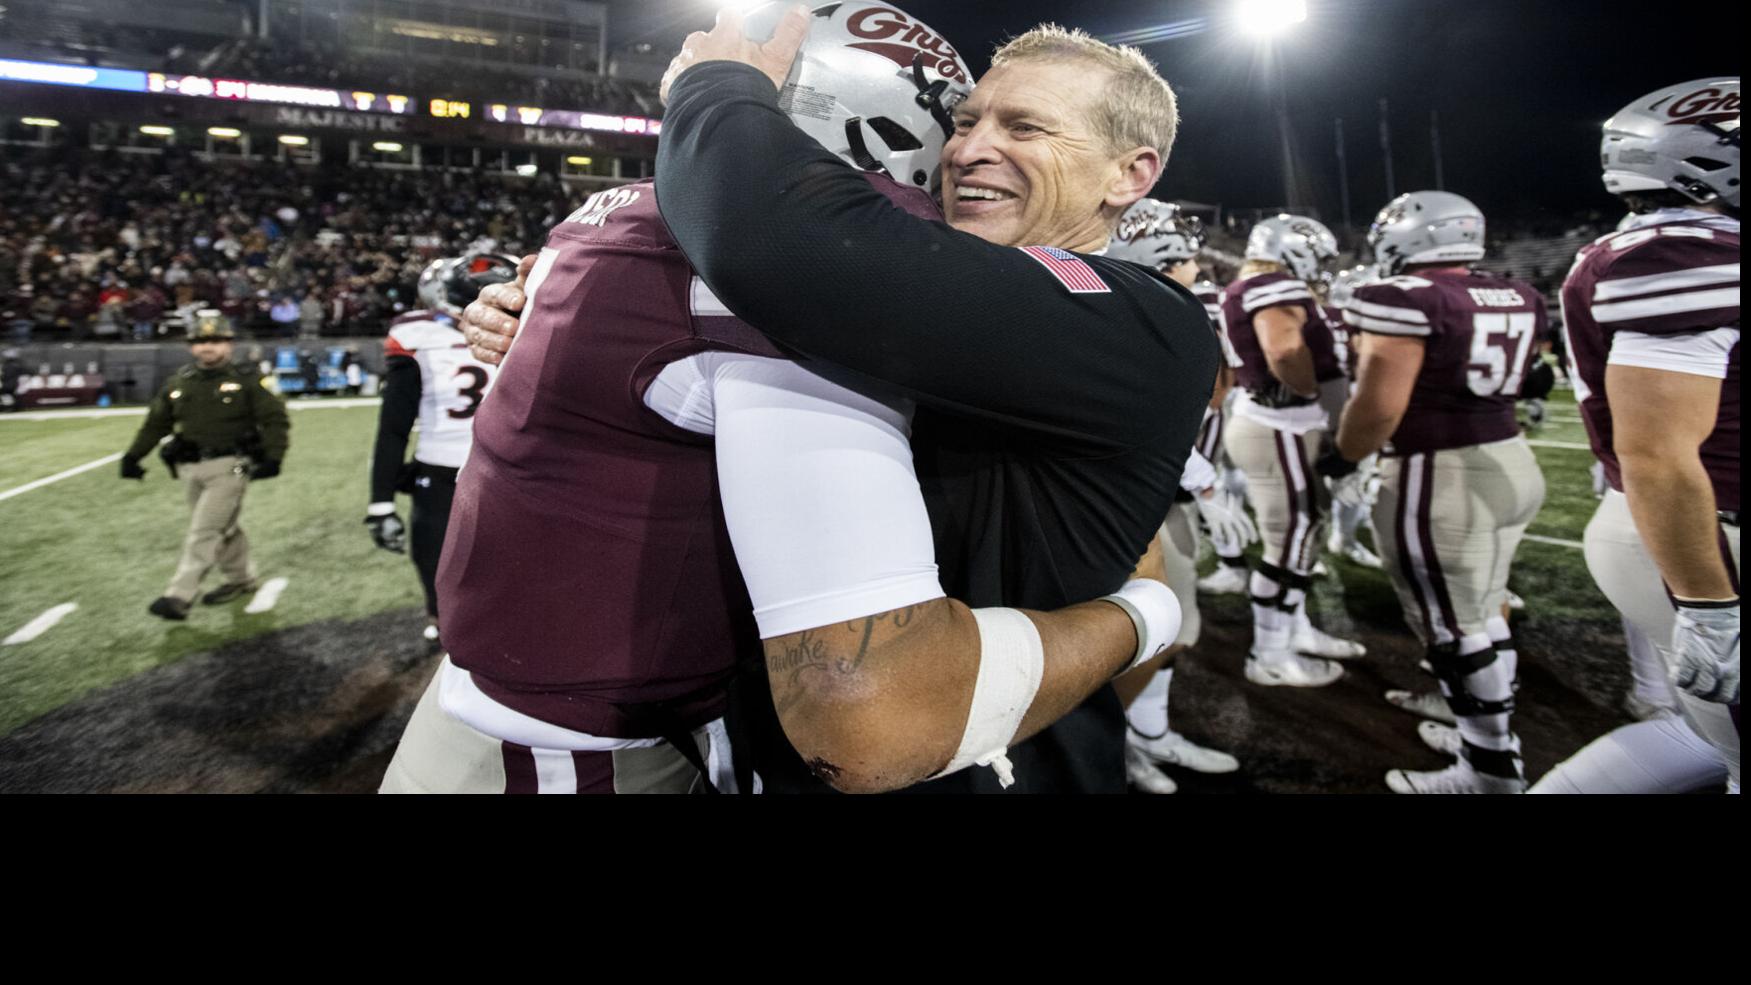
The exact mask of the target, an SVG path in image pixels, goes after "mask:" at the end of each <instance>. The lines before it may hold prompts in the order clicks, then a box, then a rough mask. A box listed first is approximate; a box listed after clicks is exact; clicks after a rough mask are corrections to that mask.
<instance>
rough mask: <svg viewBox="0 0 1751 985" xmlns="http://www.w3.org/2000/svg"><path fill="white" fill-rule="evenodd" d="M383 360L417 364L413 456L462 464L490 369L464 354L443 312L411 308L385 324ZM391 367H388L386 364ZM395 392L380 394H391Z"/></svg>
mask: <svg viewBox="0 0 1751 985" xmlns="http://www.w3.org/2000/svg"><path fill="white" fill-rule="evenodd" d="M383 355H384V356H385V358H386V359H387V360H390V361H393V360H395V359H397V358H405V359H411V360H413V361H414V362H415V363H416V364H417V365H418V366H419V375H420V386H419V418H418V420H419V435H420V441H419V447H418V448H416V449H415V450H414V453H413V457H414V458H415V459H416V460H418V461H421V462H424V463H426V464H427V465H441V466H444V467H445V468H452V469H454V468H461V467H462V463H463V462H464V461H466V460H467V458H468V448H469V445H470V444H471V443H472V442H473V440H474V412H475V411H476V410H478V409H479V408H480V401H481V399H482V398H484V397H485V396H486V392H487V390H489V389H491V387H492V378H493V371H494V368H493V367H492V366H489V365H487V364H486V363H483V362H479V361H477V360H475V358H474V357H473V356H470V355H469V354H468V343H467V342H466V341H465V340H464V339H463V337H462V332H461V330H460V329H458V328H456V326H455V324H454V323H453V322H452V321H451V320H450V319H449V318H448V317H447V316H444V315H438V314H435V313H433V312H429V311H425V312H415V313H413V314H411V315H405V316H403V317H402V318H401V319H400V320H398V321H397V323H396V324H395V325H394V326H393V327H391V328H390V329H389V337H388V338H387V339H385V340H384V342H383ZM390 368H391V370H393V369H394V367H393V366H391V367H390ZM393 396H396V394H385V395H384V399H386V400H387V399H390V398H391V397H393Z"/></svg>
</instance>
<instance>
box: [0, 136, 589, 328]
mask: <svg viewBox="0 0 1751 985" xmlns="http://www.w3.org/2000/svg"><path fill="white" fill-rule="evenodd" d="M582 195H583V193H582V192H581V191H579V192H573V191H571V190H570V189H568V188H567V187H566V186H565V185H564V184H563V183H561V182H560V181H558V180H557V179H555V178H554V177H553V176H552V175H542V176H539V177H535V178H498V177H492V176H484V175H478V174H475V173H472V172H462V171H451V172H439V171H387V170H377V169H370V168H349V167H327V168H315V169H311V168H300V167H296V166H293V165H289V164H283V163H277V162H229V161H216V160H203V159H202V158H201V157H200V156H199V155H195V154H191V153H188V152H185V151H180V150H177V149H174V148H173V149H170V150H167V151H166V152H165V153H164V154H163V155H162V156H156V155H155V156H139V155H121V154H117V153H114V152H89V151H85V152H78V151H73V152H69V151H65V150H63V151H60V152H58V153H56V154H55V155H54V156H53V157H50V156H47V155H42V154H39V155H32V156H25V157H23V158H18V157H13V158H11V159H6V160H4V162H3V163H0V327H3V328H4V330H5V331H6V332H7V333H8V336H9V337H10V338H11V339H13V340H16V341H25V340H26V339H34V340H35V341H39V342H40V341H61V340H74V339H81V340H82V339H93V340H100V341H123V340H126V339H130V338H139V339H152V338H165V337H172V338H178V337H180V333H181V330H182V327H183V325H184V324H185V322H184V319H186V317H187V316H188V315H189V314H190V313H192V312H193V311H194V310H196V309H198V308H202V307H218V308H220V309H221V310H223V311H225V313H226V314H227V315H229V316H230V317H231V318H232V319H233V321H234V323H235V325H236V326H237V328H238V330H239V331H241V332H242V333H244V334H245V335H252V336H257V337H291V336H297V335H305V336H308V335H314V334H324V335H362V334H373V333H376V332H379V331H381V330H382V328H383V325H384V323H385V322H386V321H387V320H388V319H389V318H392V317H394V315H395V314H397V313H399V312H401V311H404V310H407V309H409V308H410V307H412V306H413V297H414V290H413V288H414V284H415V282H416V280H417V278H418V275H419V272H420V269H421V268H422V267H423V266H424V264H425V263H426V262H427V261H429V260H430V259H431V258H433V257H436V256H441V255H448V254H454V253H457V252H461V251H462V250H464V249H497V250H502V251H506V252H511V253H521V252H524V251H529V250H533V249H534V248H535V247H536V246H538V245H539V244H540V242H541V240H542V238H543V236H544V234H545V230H546V229H547V227H549V226H550V225H552V224H553V223H555V222H557V221H558V220H559V219H561V218H563V217H564V216H565V215H566V214H567V213H568V212H570V211H571V209H572V208H574V207H575V206H576V204H577V199H581V197H582ZM276 308H277V309H278V311H277V312H276ZM288 313H289V316H288Z"/></svg>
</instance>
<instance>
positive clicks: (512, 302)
mask: <svg viewBox="0 0 1751 985" xmlns="http://www.w3.org/2000/svg"><path fill="white" fill-rule="evenodd" d="M534 267H535V254H533V253H531V254H529V255H528V256H526V257H524V258H523V259H521V260H519V261H517V279H516V281H515V282H506V283H503V284H488V285H487V286H485V287H483V288H481V289H480V296H479V297H477V298H475V299H474V300H473V301H471V302H469V304H468V307H466V308H464V309H462V337H463V338H464V339H466V340H467V341H468V354H469V355H471V356H473V357H474V358H476V359H478V360H480V361H481V362H483V363H486V364H487V365H489V366H497V365H498V364H499V363H500V362H501V361H502V360H503V359H504V358H505V353H506V352H508V351H510V348H511V340H512V339H514V338H516V336H517V315H518V313H520V312H521V311H522V310H523V304H524V302H525V301H526V300H527V298H526V296H525V293H524V285H525V284H527V283H528V281H529V271H530V270H532V269H534Z"/></svg>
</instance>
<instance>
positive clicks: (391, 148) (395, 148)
mask: <svg viewBox="0 0 1751 985" xmlns="http://www.w3.org/2000/svg"><path fill="white" fill-rule="evenodd" d="M371 149H372V150H376V151H382V152H383V153H385V154H399V153H401V145H400V144H398V143H396V142H395V141H393V140H379V141H377V142H376V143H374V144H372V145H371Z"/></svg>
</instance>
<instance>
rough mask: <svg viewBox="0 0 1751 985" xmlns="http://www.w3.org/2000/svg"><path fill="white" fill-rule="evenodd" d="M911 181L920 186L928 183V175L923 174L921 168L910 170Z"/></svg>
mask: <svg viewBox="0 0 1751 985" xmlns="http://www.w3.org/2000/svg"><path fill="white" fill-rule="evenodd" d="M912 183H913V184H914V185H917V186H919V187H920V188H922V187H923V186H925V185H927V184H929V183H930V175H927V174H925V173H924V171H923V169H919V170H917V171H914V172H912Z"/></svg>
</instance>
